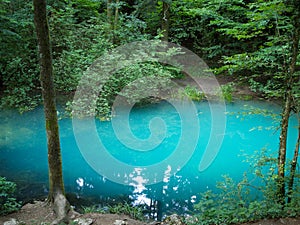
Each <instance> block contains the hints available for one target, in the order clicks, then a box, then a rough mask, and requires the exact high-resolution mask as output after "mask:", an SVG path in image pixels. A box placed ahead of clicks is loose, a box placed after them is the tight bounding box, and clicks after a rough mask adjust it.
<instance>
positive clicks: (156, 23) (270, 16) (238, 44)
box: [0, 0, 300, 113]
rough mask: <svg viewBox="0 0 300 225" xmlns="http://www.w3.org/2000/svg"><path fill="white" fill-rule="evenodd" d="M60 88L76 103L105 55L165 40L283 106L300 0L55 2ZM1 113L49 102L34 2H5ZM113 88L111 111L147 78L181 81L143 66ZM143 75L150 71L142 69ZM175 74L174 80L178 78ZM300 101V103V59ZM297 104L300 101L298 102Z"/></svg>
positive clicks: (0, 12)
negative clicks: (44, 98)
mask: <svg viewBox="0 0 300 225" xmlns="http://www.w3.org/2000/svg"><path fill="white" fill-rule="evenodd" d="M47 4H48V6H47V10H48V12H47V16H48V21H49V26H50V35H51V44H52V54H53V64H54V65H53V66H54V75H55V87H56V90H57V92H58V93H60V94H62V95H66V96H72V95H73V94H74V91H75V90H76V88H77V85H78V81H79V80H80V78H81V76H82V75H83V73H84V71H85V70H86V69H87V68H88V67H89V66H90V65H91V64H92V62H93V61H94V60H95V59H97V58H98V57H100V56H101V55H102V54H103V53H104V52H107V51H109V50H110V49H113V48H114V47H116V46H119V45H122V44H126V43H130V42H133V41H143V40H152V39H162V40H167V41H170V42H173V43H177V44H180V45H182V46H184V47H187V48H188V49H190V50H192V51H193V52H195V53H196V54H198V55H199V56H200V57H201V58H202V59H204V60H205V62H206V63H207V64H208V65H209V66H210V68H212V70H213V72H214V73H215V74H216V75H219V74H222V75H224V74H225V75H228V76H232V77H234V79H235V81H237V82H241V83H243V84H247V85H249V86H250V87H251V89H252V90H254V91H256V92H258V93H259V94H261V95H262V96H263V97H265V98H273V97H275V98H282V97H283V95H284V90H285V84H286V77H287V74H288V73H289V71H290V66H289V65H290V62H291V59H292V47H293V44H292V42H293V41H292V40H293V36H294V34H295V31H294V27H295V23H299V22H297V20H299V11H300V10H299V7H300V6H299V5H300V3H299V2H298V1H296V0H272V1H261V0H251V1H248V0H247V1H246V0H234V1H232V0H224V1H214V0H196V1H190V0H183V1H175V0H173V1H171V0H165V1H158V0H145V1H141V0H135V1H133V0H131V1H129V0H128V1H120V0H108V1H103V0H72V1H61V0H59V1H52V0H49V1H48V3H47ZM0 21H1V27H0V32H1V36H0V39H1V43H2V45H1V49H0V54H1V59H0V60H1V63H0V69H1V80H0V87H1V107H17V108H18V109H19V110H20V111H21V112H23V111H27V110H30V109H33V108H34V107H36V106H37V105H38V104H40V102H41V94H40V93H41V91H40V89H41V88H40V83H39V67H38V53H37V47H36V46H37V39H36V36H35V33H34V24H33V5H32V1H29V0H25V1H20V0H17V1H10V0H2V4H1V6H0ZM135 67H136V68H131V69H130V70H131V72H128V73H126V72H124V71H123V72H122V74H123V76H116V77H115V80H114V84H115V85H110V84H108V85H107V87H106V89H107V92H108V94H107V96H106V98H105V100H104V103H103V104H102V108H103V112H102V113H105V112H106V111H107V109H105V107H104V106H105V105H106V104H110V102H111V99H110V98H112V96H114V94H115V93H117V92H118V91H119V89H120V88H122V86H124V85H126V84H128V83H129V82H130V80H134V79H135V78H136V76H138V75H137V74H138V73H135V72H132V70H136V71H139V70H146V71H148V72H149V73H150V74H151V73H157V71H159V73H160V74H161V76H167V77H180V74H178V71H170V68H168V67H165V66H164V65H153V64H149V63H148V64H146V65H135ZM140 67H142V68H140ZM170 73H171V74H170ZM293 76H294V77H295V82H294V84H293V87H292V88H293V93H294V96H295V97H296V98H298V97H299V86H300V85H299V56H298V57H297V62H296V67H295V73H293ZM295 102H297V101H295Z"/></svg>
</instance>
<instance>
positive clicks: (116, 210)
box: [109, 202, 145, 221]
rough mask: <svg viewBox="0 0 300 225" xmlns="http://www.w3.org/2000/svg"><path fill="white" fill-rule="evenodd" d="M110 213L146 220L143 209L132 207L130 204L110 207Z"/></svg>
mask: <svg viewBox="0 0 300 225" xmlns="http://www.w3.org/2000/svg"><path fill="white" fill-rule="evenodd" d="M109 212H110V213H113V214H125V215H128V216H130V217H131V218H133V219H137V220H141V221H143V220H144V219H145V217H144V214H143V209H142V208H141V207H139V206H132V205H130V204H129V203H127V202H125V203H119V204H117V205H113V206H109Z"/></svg>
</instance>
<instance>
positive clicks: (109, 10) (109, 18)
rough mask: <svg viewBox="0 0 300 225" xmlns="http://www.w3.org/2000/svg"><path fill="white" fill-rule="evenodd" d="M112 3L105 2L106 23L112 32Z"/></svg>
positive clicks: (110, 0) (110, 1)
mask: <svg viewBox="0 0 300 225" xmlns="http://www.w3.org/2000/svg"><path fill="white" fill-rule="evenodd" d="M112 1H113V0H107V5H106V11H107V22H108V23H109V25H110V29H111V30H113V9H112Z"/></svg>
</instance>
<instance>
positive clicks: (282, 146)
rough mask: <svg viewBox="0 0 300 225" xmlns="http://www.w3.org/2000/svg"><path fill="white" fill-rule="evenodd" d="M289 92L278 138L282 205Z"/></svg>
mask: <svg viewBox="0 0 300 225" xmlns="http://www.w3.org/2000/svg"><path fill="white" fill-rule="evenodd" d="M291 98H292V93H291V90H288V91H287V93H286V100H285V106H284V109H283V113H282V119H281V132H280V138H279V154H278V200H279V202H280V203H281V204H282V205H284V203H285V161H286V143H287V133H288V124H289V118H290V112H291V101H292V99H291Z"/></svg>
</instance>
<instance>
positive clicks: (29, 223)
mask: <svg viewBox="0 0 300 225" xmlns="http://www.w3.org/2000/svg"><path fill="white" fill-rule="evenodd" d="M12 219H15V220H16V221H18V222H19V224H26V225H33V224H34V225H38V224H44V225H46V224H50V223H51V222H52V221H53V220H54V219H55V216H54V213H53V211H52V209H51V207H50V206H49V205H47V204H46V203H45V202H40V201H37V202H35V203H34V204H30V203H28V204H26V205H24V206H23V207H22V209H21V210H19V211H18V212H15V213H12V214H9V215H6V216H2V217H0V224H4V222H6V221H12ZM76 219H77V221H79V220H78V219H85V221H90V222H92V224H93V225H114V224H128V225H150V224H151V225H154V224H155V225H159V224H165V225H167V224H168V223H159V222H156V223H154V222H143V221H138V220H133V219H131V218H129V217H128V216H126V215H118V214H100V213H87V214H79V213H76V212H74V213H72V215H71V220H72V221H76ZM122 221H124V223H122ZM125 222H127V223H125ZM11 224H13V223H11ZM15 224H17V223H15ZM78 224H80V223H78ZM175 225H181V224H175ZM243 225H300V218H280V219H268V220H267V219H266V220H261V221H258V222H254V223H244V224H243Z"/></svg>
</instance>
